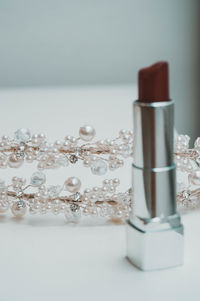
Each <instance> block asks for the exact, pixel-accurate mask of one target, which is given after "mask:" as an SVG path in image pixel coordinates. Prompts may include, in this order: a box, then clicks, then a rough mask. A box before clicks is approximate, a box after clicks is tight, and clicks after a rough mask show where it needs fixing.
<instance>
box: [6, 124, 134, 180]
mask: <svg viewBox="0 0 200 301" xmlns="http://www.w3.org/2000/svg"><path fill="white" fill-rule="evenodd" d="M95 134H96V131H95V129H94V128H93V127H92V126H90V125H85V126H83V127H81V128H80V130H79V137H78V138H75V137H73V136H66V137H65V138H64V140H63V141H59V140H56V141H55V142H54V143H48V142H47V140H46V136H45V135H44V134H34V135H32V136H31V133H30V131H29V130H28V129H24V128H22V129H19V130H17V131H16V132H15V137H14V138H9V137H7V136H3V137H2V138H1V141H0V168H6V167H11V168H19V167H21V166H22V164H23V163H24V162H25V161H26V162H28V163H32V162H34V161H36V162H38V164H37V168H38V169H39V170H45V169H55V168H59V167H67V166H68V165H69V164H70V163H71V164H76V163H77V162H78V161H79V160H80V161H82V162H83V165H84V166H85V167H89V168H90V169H91V172H92V173H93V174H94V175H104V174H106V172H107V171H108V170H111V171H114V170H115V169H117V168H120V167H122V166H123V164H124V159H125V158H128V157H131V156H132V154H133V149H132V145H133V133H132V132H131V131H126V130H121V131H120V132H119V135H118V136H117V137H116V138H115V139H113V140H109V139H106V140H97V141H95V142H92V140H93V139H94V137H95ZM83 141H84V143H83ZM81 142H82V143H81Z"/></svg>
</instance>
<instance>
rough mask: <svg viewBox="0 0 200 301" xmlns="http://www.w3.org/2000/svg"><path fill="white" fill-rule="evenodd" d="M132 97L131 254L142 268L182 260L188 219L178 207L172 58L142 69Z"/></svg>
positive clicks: (166, 266) (128, 241)
mask: <svg viewBox="0 0 200 301" xmlns="http://www.w3.org/2000/svg"><path fill="white" fill-rule="evenodd" d="M138 86H139V87H138V91H139V95H138V100H136V101H135V102H134V103H133V114H134V150H133V153H134V161H133V164H132V204H131V213H130V216H129V220H128V222H127V227H126V228H127V257H128V259H129V261H130V262H131V263H133V264H134V265H135V266H137V267H138V268H140V269H141V270H144V271H148V270H157V269H165V268H170V267H174V266H178V265H182V264H183V233H184V230H183V225H182V224H181V219H180V216H179V214H178V213H177V209H176V166H175V163H174V154H173V153H174V102H173V101H172V100H170V97H169V75H168V63H167V62H158V63H156V64H154V65H152V66H150V67H147V68H144V69H141V70H140V71H139V74H138Z"/></svg>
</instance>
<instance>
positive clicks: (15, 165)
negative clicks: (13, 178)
mask: <svg viewBox="0 0 200 301" xmlns="http://www.w3.org/2000/svg"><path fill="white" fill-rule="evenodd" d="M22 164H23V160H18V159H17V158H16V156H15V154H12V155H10V157H9V159H8V165H9V167H11V168H18V167H20V166H21V165H22Z"/></svg>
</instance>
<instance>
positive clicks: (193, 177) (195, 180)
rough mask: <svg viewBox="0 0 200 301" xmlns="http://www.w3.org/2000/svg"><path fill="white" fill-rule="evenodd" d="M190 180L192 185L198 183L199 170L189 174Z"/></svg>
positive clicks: (199, 178) (199, 180)
mask: <svg viewBox="0 0 200 301" xmlns="http://www.w3.org/2000/svg"><path fill="white" fill-rule="evenodd" d="M190 181H191V183H192V184H193V185H199V184H200V171H199V170H196V171H195V172H194V173H193V174H192V175H191V176H190Z"/></svg>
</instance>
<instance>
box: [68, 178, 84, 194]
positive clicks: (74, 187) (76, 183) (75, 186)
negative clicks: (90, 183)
mask: <svg viewBox="0 0 200 301" xmlns="http://www.w3.org/2000/svg"><path fill="white" fill-rule="evenodd" d="M80 187H81V181H80V180H79V179H78V178H76V177H70V178H68V179H67V180H66V181H65V189H66V190H67V191H69V192H71V193H74V192H77V191H79V190H80Z"/></svg>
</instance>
